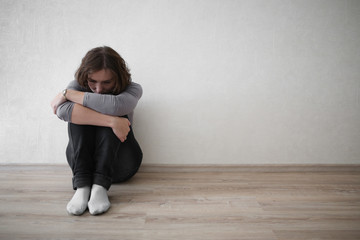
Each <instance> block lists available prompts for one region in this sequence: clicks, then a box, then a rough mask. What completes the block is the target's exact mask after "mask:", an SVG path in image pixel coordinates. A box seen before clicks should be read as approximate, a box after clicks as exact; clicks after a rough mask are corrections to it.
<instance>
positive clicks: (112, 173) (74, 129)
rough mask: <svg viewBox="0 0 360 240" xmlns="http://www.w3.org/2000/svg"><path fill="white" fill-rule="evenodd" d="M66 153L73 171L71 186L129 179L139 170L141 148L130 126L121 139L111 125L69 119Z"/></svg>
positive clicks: (108, 185) (105, 186)
mask: <svg viewBox="0 0 360 240" xmlns="http://www.w3.org/2000/svg"><path fill="white" fill-rule="evenodd" d="M68 132H69V144H68V146H67V149H66V157H67V160H68V163H69V166H70V167H71V169H72V172H73V188H74V189H77V188H79V187H85V186H91V185H92V184H98V185H101V186H103V187H104V188H106V189H109V188H110V186H111V183H119V182H123V181H126V180H128V179H129V178H131V177H132V176H134V175H135V173H136V172H137V171H138V169H139V167H140V164H141V161H142V156H143V154H142V151H141V148H140V146H139V144H138V142H137V141H136V139H135V137H134V133H133V131H132V129H131V130H130V132H129V134H128V136H127V139H126V141H125V142H123V143H122V142H121V141H120V140H119V139H118V138H117V137H116V135H115V134H114V133H113V131H112V129H111V128H108V127H98V126H90V125H77V124H73V123H69V125H68Z"/></svg>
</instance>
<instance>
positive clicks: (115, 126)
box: [111, 117, 130, 142]
mask: <svg viewBox="0 0 360 240" xmlns="http://www.w3.org/2000/svg"><path fill="white" fill-rule="evenodd" d="M111 128H112V130H113V132H114V134H115V135H116V136H117V138H118V139H120V141H121V142H125V140H126V137H127V135H128V133H129V132H130V122H129V120H128V119H127V118H122V117H114V118H113V121H112V123H111Z"/></svg>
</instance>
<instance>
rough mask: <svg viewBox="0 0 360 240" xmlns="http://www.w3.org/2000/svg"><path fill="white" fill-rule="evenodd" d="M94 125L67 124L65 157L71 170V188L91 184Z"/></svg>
mask: <svg viewBox="0 0 360 240" xmlns="http://www.w3.org/2000/svg"><path fill="white" fill-rule="evenodd" d="M95 129H96V128H95V127H94V126H88V125H77V124H73V123H69V124H68V133H69V144H68V146H67V149H66V157H67V161H68V163H69V166H70V167H71V170H72V172H73V188H74V189H75V190H76V189H77V188H79V187H85V186H91V185H92V178H93V171H94V158H93V155H94V150H95Z"/></svg>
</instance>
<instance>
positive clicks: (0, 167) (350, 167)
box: [0, 164, 360, 173]
mask: <svg viewBox="0 0 360 240" xmlns="http://www.w3.org/2000/svg"><path fill="white" fill-rule="evenodd" d="M21 168H22V169H23V170H29V171H31V170H50V171H51V170H62V169H66V170H70V168H69V166H68V165H66V164H0V172H4V171H11V170H18V169H21ZM139 172H144V173H147V172H148V173H150V172H161V173H162V172H244V173H246V172H269V173H272V172H274V173H276V172H355V173H360V164H235V165H225V164H210V165H209V164H206V165H201V164H143V165H141V167H140V169H139Z"/></svg>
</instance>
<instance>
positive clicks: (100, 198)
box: [88, 184, 110, 215]
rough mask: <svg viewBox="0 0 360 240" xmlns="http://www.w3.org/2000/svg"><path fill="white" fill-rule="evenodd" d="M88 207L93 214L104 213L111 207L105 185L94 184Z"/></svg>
mask: <svg viewBox="0 0 360 240" xmlns="http://www.w3.org/2000/svg"><path fill="white" fill-rule="evenodd" d="M88 208H89V212H90V213H91V214H92V215H97V214H101V213H104V212H106V211H107V210H108V209H109V208H110V201H109V197H108V195H107V190H106V189H105V188H104V187H102V186H100V185H97V184H93V186H92V188H91V196H90V201H89V202H88Z"/></svg>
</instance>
